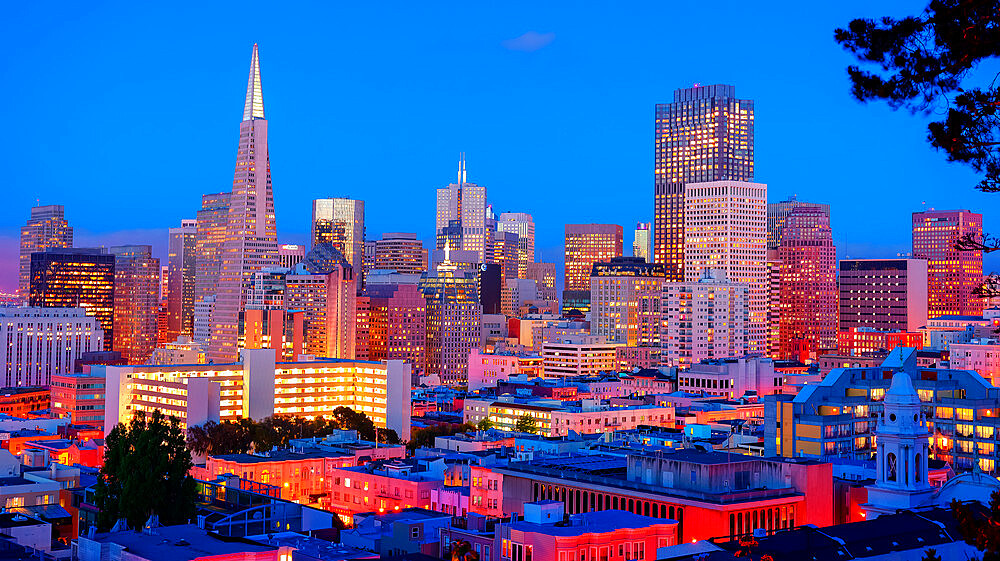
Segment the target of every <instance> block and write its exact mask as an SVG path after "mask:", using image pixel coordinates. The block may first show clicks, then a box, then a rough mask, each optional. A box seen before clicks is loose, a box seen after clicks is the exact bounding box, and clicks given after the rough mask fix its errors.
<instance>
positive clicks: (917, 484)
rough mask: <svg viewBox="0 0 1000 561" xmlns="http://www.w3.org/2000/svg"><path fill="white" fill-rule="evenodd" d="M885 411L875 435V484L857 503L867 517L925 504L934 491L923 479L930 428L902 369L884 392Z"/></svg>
mask: <svg viewBox="0 0 1000 561" xmlns="http://www.w3.org/2000/svg"><path fill="white" fill-rule="evenodd" d="M884 404H885V407H884V409H885V411H884V413H883V414H882V417H881V418H880V419H879V422H878V428H877V429H876V431H875V436H876V438H877V439H878V453H877V454H876V458H875V461H876V462H877V466H876V476H875V485H872V486H870V487H868V502H867V503H866V504H864V505H861V506H862V508H864V509H865V511H866V512H867V518H868V519H869V520H871V519H873V518H877V517H878V516H879V515H880V514H887V513H894V512H896V510H897V509H909V508H915V507H918V506H920V505H922V504H924V503H926V502H927V501H928V500H929V499H930V498H931V496H932V495H933V494H934V489H933V488H932V487H931V486H930V484H929V483H928V482H927V453H928V451H929V450H928V449H929V444H928V439H929V437H930V431H929V430H928V427H927V420H926V419H925V418H924V416H923V415H922V414H921V413H920V397H919V396H918V395H917V390H915V389H914V388H913V382H912V381H911V380H910V376H909V375H908V374H907V373H906V372H897V373H896V374H895V375H894V376H893V377H892V385H891V386H889V391H887V392H886V393H885V401H884Z"/></svg>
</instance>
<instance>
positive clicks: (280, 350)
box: [154, 308, 305, 364]
mask: <svg viewBox="0 0 1000 561" xmlns="http://www.w3.org/2000/svg"><path fill="white" fill-rule="evenodd" d="M304 317H305V312H303V311H302V310H295V311H285V310H282V309H254V308H247V309H245V310H243V311H242V312H240V339H239V348H241V349H271V350H273V351H274V360H276V361H278V362H282V361H294V360H297V359H298V357H299V355H301V354H303V353H304V352H305V321H304ZM154 364H161V363H154Z"/></svg>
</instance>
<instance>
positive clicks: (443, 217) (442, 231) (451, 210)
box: [434, 154, 493, 263]
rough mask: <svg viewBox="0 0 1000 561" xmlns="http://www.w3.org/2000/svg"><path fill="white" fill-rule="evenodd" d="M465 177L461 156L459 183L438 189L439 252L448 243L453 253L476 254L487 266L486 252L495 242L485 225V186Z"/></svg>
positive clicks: (479, 260)
mask: <svg viewBox="0 0 1000 561" xmlns="http://www.w3.org/2000/svg"><path fill="white" fill-rule="evenodd" d="M466 177H467V174H466V170H465V154H462V156H461V158H460V159H459V163H458V180H457V182H455V183H450V184H448V186H446V187H442V188H440V189H438V190H437V214H436V217H435V230H434V231H435V232H436V235H437V249H444V247H445V242H446V241H449V242H450V246H451V248H452V249H453V250H464V251H471V252H474V253H475V254H476V255H477V256H478V262H479V263H485V262H486V261H487V260H486V256H487V249H488V248H489V246H490V245H492V243H493V232H491V231H490V230H489V228H488V227H487V224H486V218H487V217H486V214H487V212H486V187H483V186H481V185H476V184H475V183H469V182H468V181H466ZM456 242H457V243H456Z"/></svg>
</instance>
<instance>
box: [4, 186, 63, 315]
mask: <svg viewBox="0 0 1000 561" xmlns="http://www.w3.org/2000/svg"><path fill="white" fill-rule="evenodd" d="M64 214H65V213H64V210H63V206H62V205H46V206H36V207H33V208H32V209H31V217H30V218H28V222H27V224H25V225H24V226H22V227H21V253H20V266H21V271H20V275H19V277H18V285H17V297H18V299H19V300H21V301H22V302H27V301H28V291H29V290H28V289H29V284H30V281H31V254H32V253H36V252H41V251H45V250H46V249H48V248H66V247H73V228H72V227H71V226H70V225H69V222H67V221H66V218H65V217H64Z"/></svg>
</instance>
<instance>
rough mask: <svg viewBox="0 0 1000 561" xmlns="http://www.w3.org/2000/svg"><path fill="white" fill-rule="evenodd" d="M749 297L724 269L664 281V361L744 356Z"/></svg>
mask: <svg viewBox="0 0 1000 561" xmlns="http://www.w3.org/2000/svg"><path fill="white" fill-rule="evenodd" d="M748 300H749V297H748V290H747V286H746V285H745V284H736V283H733V282H730V281H729V280H727V279H726V274H725V272H723V271H716V270H704V271H702V277H701V278H700V279H698V280H697V281H694V282H668V283H665V284H664V286H663V333H662V334H661V345H662V353H661V357H662V360H663V362H664V363H666V364H668V365H670V366H677V367H686V366H691V365H693V364H697V363H699V362H700V361H702V360H705V359H717V358H733V357H741V356H743V355H745V354H746V353H747V351H748V350H749V347H748V345H747V339H748V337H747V336H748V333H747V331H748V328H749V327H750V325H749V323H748V322H749V318H750V316H749V313H750V312H749V308H748V306H747V302H748ZM723 389H725V388H723Z"/></svg>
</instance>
